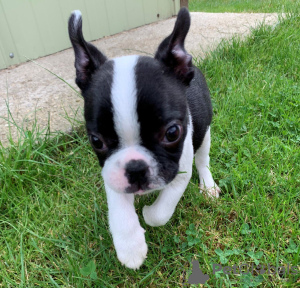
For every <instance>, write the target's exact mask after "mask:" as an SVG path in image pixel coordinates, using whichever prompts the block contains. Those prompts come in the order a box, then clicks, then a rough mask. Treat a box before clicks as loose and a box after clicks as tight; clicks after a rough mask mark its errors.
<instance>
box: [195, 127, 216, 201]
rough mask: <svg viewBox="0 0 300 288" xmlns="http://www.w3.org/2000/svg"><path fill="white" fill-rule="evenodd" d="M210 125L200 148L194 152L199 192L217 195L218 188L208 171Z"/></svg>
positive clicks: (211, 195)
mask: <svg viewBox="0 0 300 288" xmlns="http://www.w3.org/2000/svg"><path fill="white" fill-rule="evenodd" d="M209 150H210V127H209V128H208V130H207V131H206V134H205V137H204V139H203V142H202V144H201V146H200V148H199V149H198V150H197V152H196V154H195V164H196V167H197V170H198V172H199V178H200V192H206V193H207V194H208V196H210V197H217V198H218V197H219V193H220V192H221V190H220V188H219V187H218V186H217V185H216V183H215V181H214V179H213V177H212V175H211V173H210V171H209Z"/></svg>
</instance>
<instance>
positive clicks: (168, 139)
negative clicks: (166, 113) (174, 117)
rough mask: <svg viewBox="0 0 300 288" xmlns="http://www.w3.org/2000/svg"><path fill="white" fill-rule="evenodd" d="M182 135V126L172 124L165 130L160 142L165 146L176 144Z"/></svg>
mask: <svg viewBox="0 0 300 288" xmlns="http://www.w3.org/2000/svg"><path fill="white" fill-rule="evenodd" d="M181 136H182V126H181V125H178V124H173V125H172V126H170V127H169V128H168V129H167V131H166V132H165V136H164V139H163V141H162V143H163V144H164V145H166V146H169V145H172V144H176V143H177V142H178V140H180V138H181Z"/></svg>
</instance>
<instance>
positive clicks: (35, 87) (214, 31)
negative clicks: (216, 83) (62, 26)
mask: <svg viewBox="0 0 300 288" xmlns="http://www.w3.org/2000/svg"><path fill="white" fill-rule="evenodd" d="M191 16H192V25H191V29H190V32H189V34H188V37H187V39H186V50H187V51H188V52H189V53H190V54H192V55H193V56H194V57H199V56H200V57H203V56H204V55H205V53H207V52H209V51H210V50H212V49H214V48H215V47H216V45H217V44H218V43H219V42H220V41H221V40H222V39H223V38H231V37H232V36H233V35H234V34H239V35H246V34H247V33H249V31H250V28H251V27H255V26H256V25H258V24H259V23H261V22H263V21H264V22H265V23H267V24H270V25H272V24H274V23H276V21H277V15H276V14H257V13H253V14H245V13H241V14H239V13H220V14H219V13H200V12H194V13H191ZM174 23H175V17H174V18H171V19H168V20H164V21H160V22H157V23H153V24H150V25H146V26H143V27H139V28H136V29H133V30H130V31H126V32H122V33H119V34H116V35H114V36H110V37H106V38H102V39H100V40H97V41H94V42H93V44H94V45H96V46H97V47H98V48H99V49H100V50H101V51H102V52H104V53H105V54H106V55H107V56H108V57H110V58H111V57H118V56H122V55H128V54H141V55H147V54H148V55H153V54H154V52H155V50H156V48H157V46H158V45H159V43H160V42H161V41H162V40H163V39H164V38H165V37H166V36H168V35H169V34H170V33H171V31H172V29H173V25H174ZM83 25H84V19H83ZM66 27H67V23H66ZM66 37H68V36H67V34H66ZM36 62H37V63H38V64H39V65H41V66H43V67H46V68H47V69H49V70H50V71H51V72H53V73H54V74H56V75H58V76H59V77H61V78H63V79H64V80H65V81H66V82H68V83H69V84H70V85H72V86H73V87H76V85H75V82H74V77H75V70H74V64H73V63H74V54H73V50H72V49H68V50H64V51H62V52H59V53H56V54H53V55H50V56H47V57H43V58H40V59H38V60H36ZM76 89H77V87H76ZM77 90H78V89H77ZM7 105H9V109H10V112H11V115H12V117H13V118H14V121H15V122H16V123H17V125H19V126H22V127H31V126H32V123H34V120H35V119H36V121H37V124H38V125H39V127H40V128H41V129H43V128H45V127H47V125H48V124H49V123H50V128H51V131H57V130H58V131H68V130H70V129H71V128H72V125H74V126H77V125H78V121H82V120H83V116H82V107H83V101H82V99H81V97H80V95H78V94H77V93H76V92H74V91H73V90H72V89H71V88H70V87H69V86H68V85H67V84H66V83H64V82H63V81H61V80H60V79H58V78H57V77H55V76H54V75H52V74H51V73H49V72H48V71H46V70H45V69H43V68H41V67H40V66H38V65H37V64H34V63H32V62H28V63H24V64H21V65H19V66H17V67H12V68H9V69H5V70H2V71H0V141H1V142H2V144H3V145H7V143H8V142H7V136H8V134H9V131H10V133H11V135H12V137H13V139H17V137H18V132H17V129H16V127H15V126H14V125H11V126H10V124H9V122H8V121H7V117H8V109H7ZM67 118H69V119H67ZM9 126H10V127H9Z"/></svg>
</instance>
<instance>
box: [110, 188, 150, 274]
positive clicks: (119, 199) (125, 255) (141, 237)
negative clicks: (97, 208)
mask: <svg viewBox="0 0 300 288" xmlns="http://www.w3.org/2000/svg"><path fill="white" fill-rule="evenodd" d="M105 189H106V194H107V203H108V217H109V227H110V231H111V233H112V237H113V241H114V245H115V249H116V252H117V256H118V259H119V260H120V262H121V263H122V264H124V265H125V266H126V267H128V268H131V269H138V268H139V267H140V266H141V265H142V264H143V262H144V260H145V258H146V255H147V250H148V247H147V244H146V241H145V230H144V229H143V228H142V227H141V225H140V223H139V219H138V216H137V214H136V212H135V208H134V195H132V194H121V193H117V192H115V191H113V190H112V189H110V188H109V187H107V186H106V187H105Z"/></svg>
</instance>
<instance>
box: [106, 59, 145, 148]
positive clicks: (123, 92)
mask: <svg viewBox="0 0 300 288" xmlns="http://www.w3.org/2000/svg"><path fill="white" fill-rule="evenodd" d="M138 58H139V56H136V55H133V56H125V57H120V58H116V59H114V76H113V84H112V90H111V101H112V105H113V115H114V124H115V129H116V132H117V134H118V136H119V137H120V142H121V146H132V145H138V144H139V143H140V125H139V123H138V116H137V104H136V100H137V95H136V81H135V66H136V64H137V61H138Z"/></svg>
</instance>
